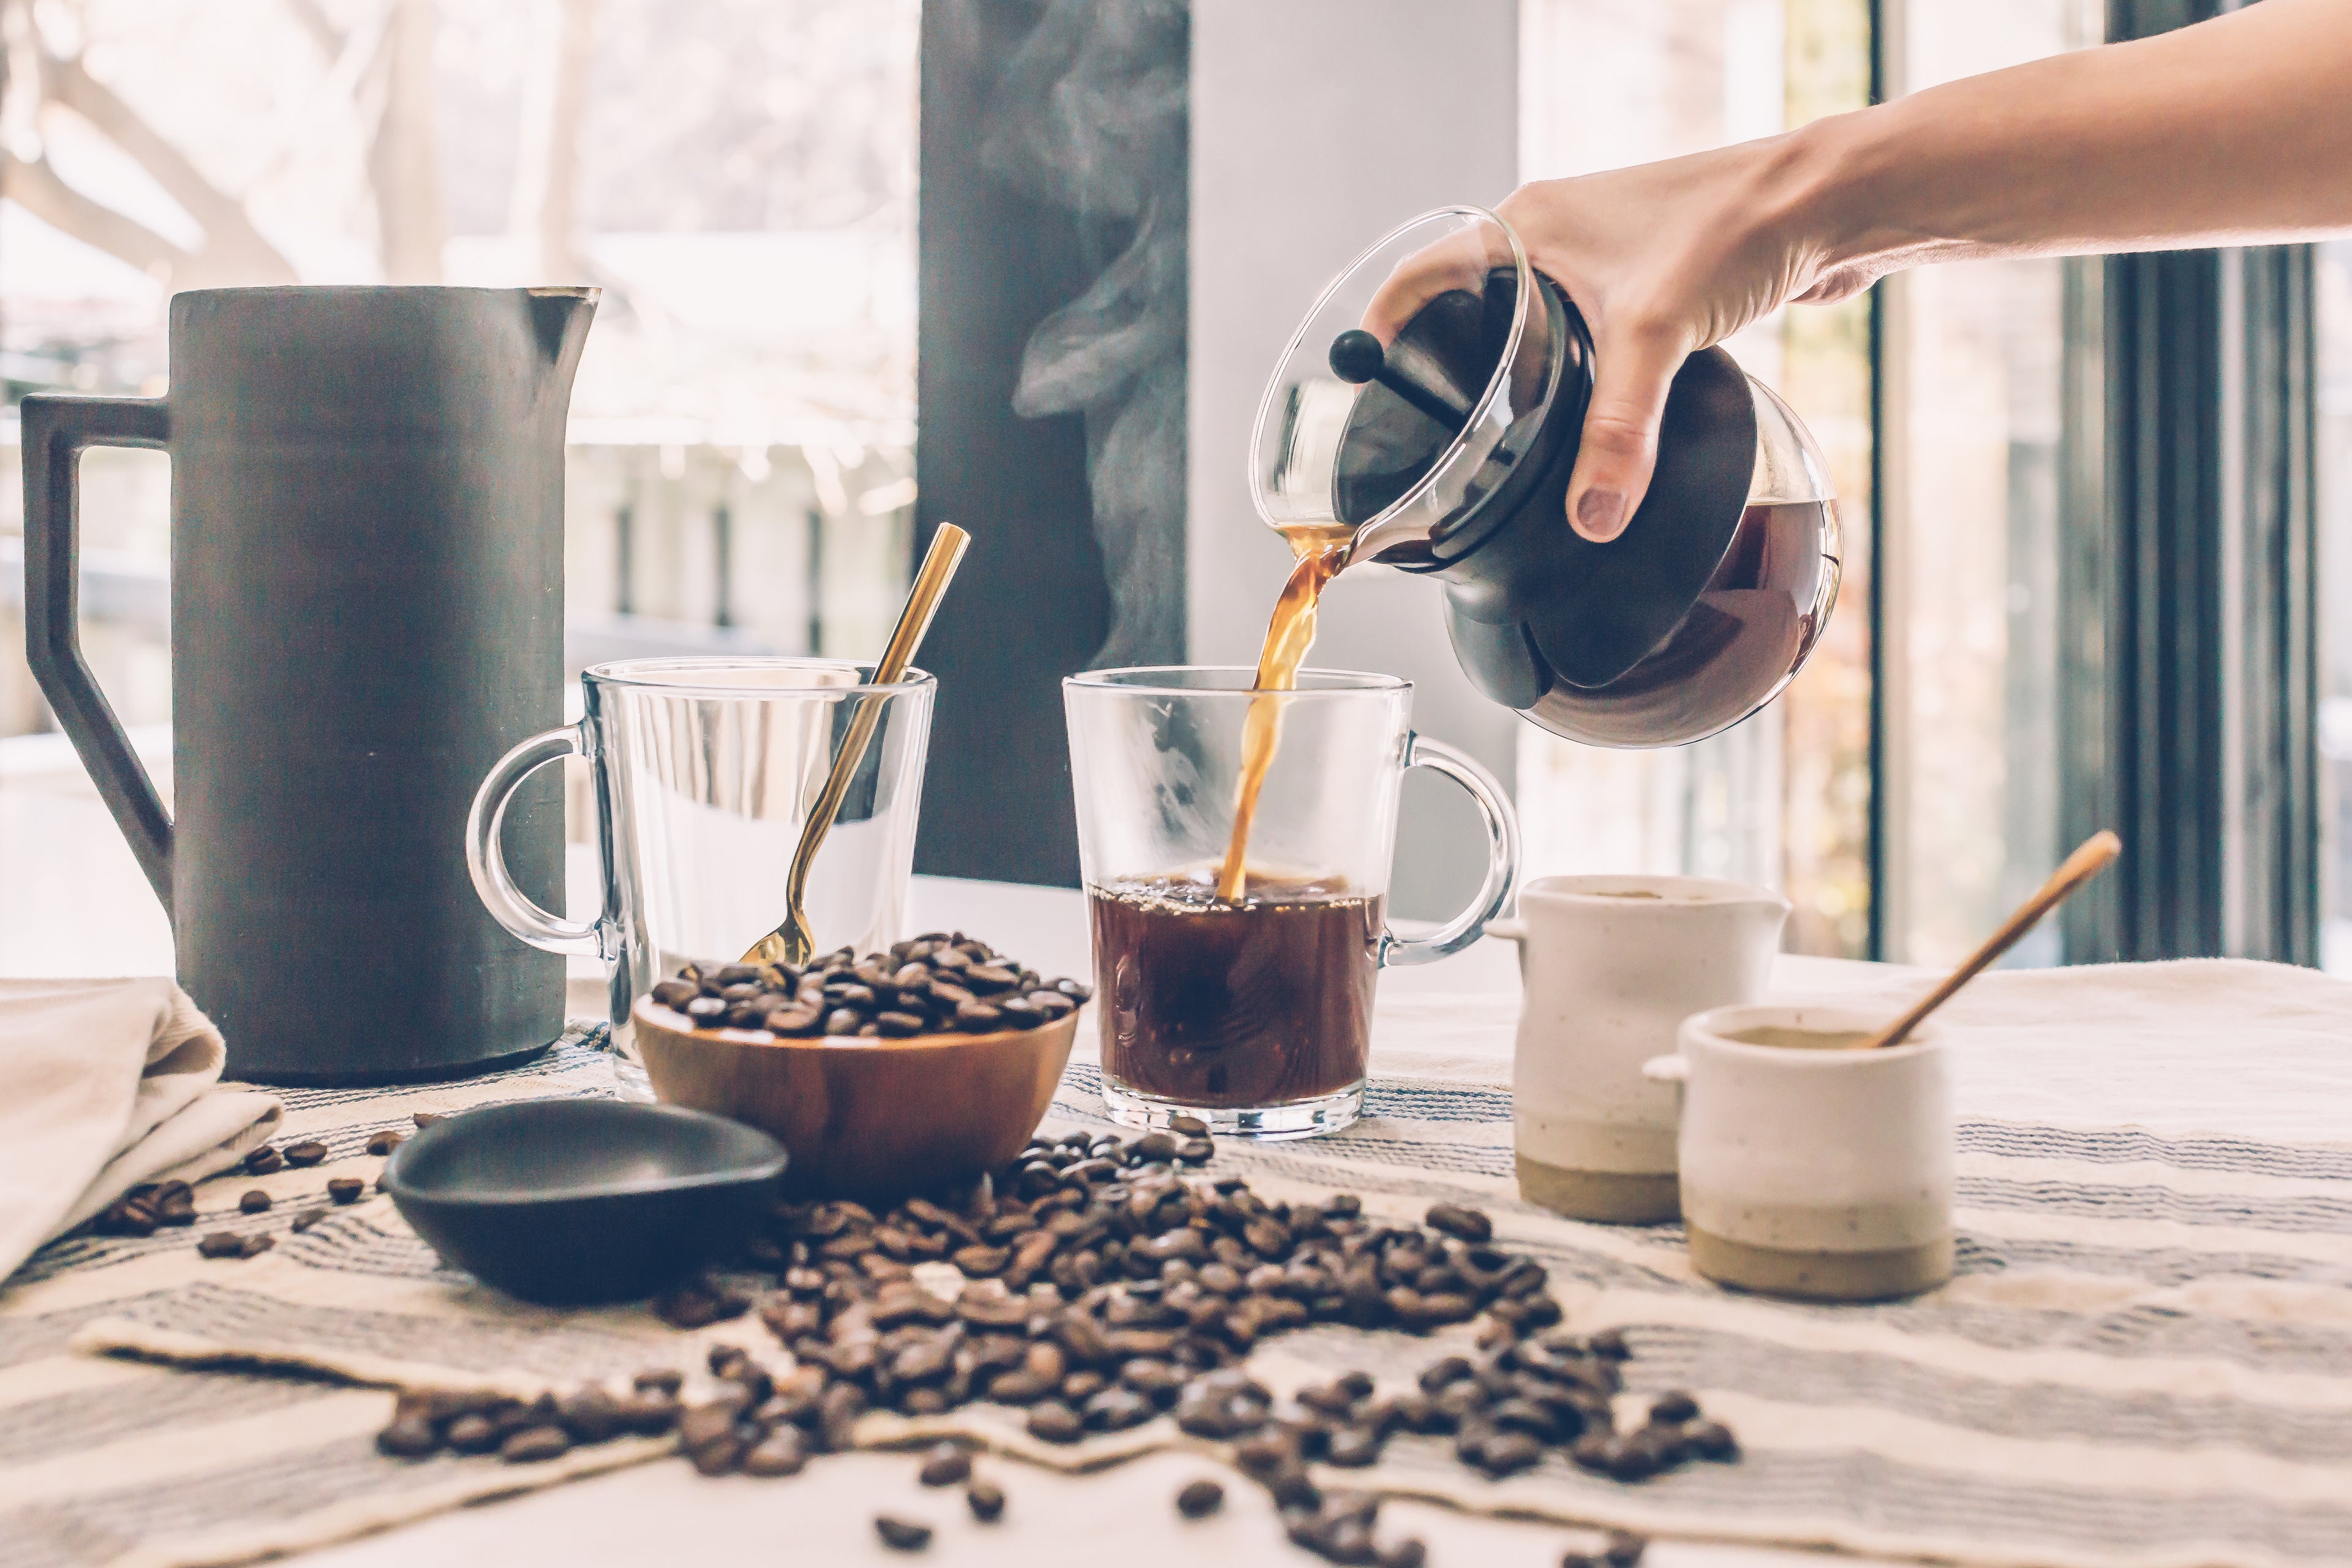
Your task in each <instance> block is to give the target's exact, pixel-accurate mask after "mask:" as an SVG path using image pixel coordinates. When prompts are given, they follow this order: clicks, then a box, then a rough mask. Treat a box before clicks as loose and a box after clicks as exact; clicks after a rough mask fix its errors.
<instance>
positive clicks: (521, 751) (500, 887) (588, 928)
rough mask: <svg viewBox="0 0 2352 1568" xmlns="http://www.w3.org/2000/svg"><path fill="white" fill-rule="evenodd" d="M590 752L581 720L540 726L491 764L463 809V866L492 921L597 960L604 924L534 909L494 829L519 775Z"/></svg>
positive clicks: (546, 946)
mask: <svg viewBox="0 0 2352 1568" xmlns="http://www.w3.org/2000/svg"><path fill="white" fill-rule="evenodd" d="M594 755H595V747H594V745H593V742H591V740H590V738H589V734H588V723H587V721H585V720H583V721H580V722H579V723H577V724H564V725H561V726H559V727H557V728H556V729H552V730H543V731H541V732H540V733H538V734H536V735H533V736H532V737H531V738H530V740H528V741H525V742H522V744H520V745H519V746H517V747H515V748H514V749H513V750H512V751H510V752H508V753H507V754H506V755H505V756H503V757H500V758H499V760H498V761H497V762H496V763H492V764H491V767H490V771H489V773H488V774H487V775H485V776H484V778H483V779H482V786H481V788H479V789H478V790H476V791H475V792H474V805H473V808H472V809H471V810H469V811H467V813H466V870H467V874H468V875H470V876H471V877H472V878H473V879H474V891H475V893H476V894H478V896H479V897H480V899H481V900H482V907H483V908H484V909H487V910H489V911H490V918H491V919H492V920H494V921H498V922H499V924H500V925H502V926H504V927H506V929H507V930H508V931H509V932H511V933H512V934H513V935H515V936H518V937H520V938H521V939H522V940H523V941H524V942H529V943H530V945H531V946H533V947H535V948H538V949H539V950H540V951H541V952H560V953H563V954H565V955H567V956H570V955H573V954H577V955H579V956H581V957H585V958H603V957H604V956H606V955H605V952H604V921H602V920H601V919H600V920H593V921H574V920H566V919H564V918H563V917H562V915H559V914H556V913H554V912H553V911H552V910H543V909H541V908H540V907H539V905H538V904H537V903H536V902H535V901H533V900H532V899H531V898H530V895H529V894H527V893H525V892H524V891H523V890H522V889H521V888H520V887H518V886H516V884H515V879H514V877H513V875H512V874H511V873H510V872H509V871H508V869H507V857H506V850H505V849H504V848H503V847H501V846H500V845H499V828H500V826H503V825H504V824H505V822H506V816H507V802H508V801H509V800H510V799H511V798H513V795H514V792H515V791H516V789H518V788H519V787H520V785H521V784H522V781H523V780H524V779H526V778H528V777H530V775H531V774H532V773H536V772H538V771H539V770H540V769H541V768H543V767H545V766H546V765H547V764H548V763H558V762H562V760H563V759H564V758H566V757H583V758H586V757H593V756H594Z"/></svg>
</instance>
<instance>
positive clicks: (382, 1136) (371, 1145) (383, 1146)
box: [367, 1127, 404, 1154]
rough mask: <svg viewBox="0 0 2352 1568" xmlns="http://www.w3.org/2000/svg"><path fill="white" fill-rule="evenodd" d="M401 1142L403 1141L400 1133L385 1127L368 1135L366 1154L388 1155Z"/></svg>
mask: <svg viewBox="0 0 2352 1568" xmlns="http://www.w3.org/2000/svg"><path fill="white" fill-rule="evenodd" d="M402 1142H404V1138H403V1136H402V1135H401V1134H400V1133H398V1132H395V1131H393V1130H392V1129H391V1128H389V1127H386V1128H383V1129H382V1130H381V1131H375V1132H372V1133H370V1134H369V1135H368V1141H367V1152H369V1153H371V1154H389V1153H391V1152H393V1151H394V1149H397V1148H399V1147H400V1145H401V1144H402Z"/></svg>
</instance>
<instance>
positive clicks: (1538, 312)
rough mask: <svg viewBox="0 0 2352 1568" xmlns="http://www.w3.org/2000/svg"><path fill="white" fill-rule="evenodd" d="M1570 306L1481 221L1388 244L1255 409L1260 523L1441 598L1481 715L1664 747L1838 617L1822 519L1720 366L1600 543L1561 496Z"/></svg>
mask: <svg viewBox="0 0 2352 1568" xmlns="http://www.w3.org/2000/svg"><path fill="white" fill-rule="evenodd" d="M1592 375H1593V348H1592V339H1591V333H1590V332H1589V331H1587V329H1586V326H1585V323H1584V320H1583V318H1582V316H1580V314H1579V313H1578V311H1577V309H1576V306H1575V304H1574V303H1573V302H1572V301H1571V300H1570V299H1569V298H1568V296H1567V294H1566V293H1565V292H1564V291H1563V290H1562V289H1560V287H1559V285H1558V284H1557V283H1555V282H1553V281H1552V280H1551V279H1549V278H1546V277H1544V276H1543V275H1542V274H1541V273H1539V272H1538V271H1536V270H1535V269H1534V268H1533V267H1532V266H1530V264H1529V262H1528V255H1527V250H1526V247H1524V245H1522V243H1521V242H1520V239H1519V237H1518V236H1517V234H1515V233H1514V232H1513V231H1512V230H1511V228H1510V226H1509V225H1508V224H1507V223H1505V222H1504V221H1503V220H1502V219H1501V218H1499V217H1497V216H1496V215H1495V214H1493V213H1490V212H1487V211H1486V210H1484V209H1483V208H1478V207H1448V208H1444V209H1442V210H1440V211H1437V212H1433V213H1429V214H1425V215H1423V216H1421V217H1417V218H1415V219H1413V220H1412V222H1410V223H1407V224H1405V225H1403V226H1402V227H1400V228H1398V229H1397V230H1395V231H1394V232H1393V233H1391V234H1390V235H1389V236H1387V237H1385V238H1383V239H1381V241H1380V242H1379V243H1378V244H1377V245H1374V246H1373V247H1371V248H1370V249H1369V250H1367V251H1365V252H1364V254H1363V255H1362V256H1360V257H1359V258H1357V259H1356V261H1355V262H1354V263H1353V264H1352V265H1350V266H1349V268H1348V269H1347V270H1346V271H1345V272H1343V273H1341V274H1340V276H1339V279H1337V280H1335V281H1334V282H1333V283H1332V284H1331V285H1330V287H1329V288H1328V289H1325V290H1324V292H1323V296H1322V298H1320V299H1319V300H1317V301H1316V302H1315V305H1314V308H1313V309H1312V310H1310V311H1309V312H1308V313H1307V320H1306V321H1305V322H1304V323H1303V324H1302V325H1301V326H1300V327H1299V329H1298V331H1297V333H1295V334H1294V335H1293V336H1292V338H1291V340H1290V343H1289V345H1288V347H1287V348H1286V350H1285V351H1284V353H1283V355H1282V358H1281V361H1280V363H1279V364H1278V366H1277V368H1276V372H1275V375H1274V378H1273V380H1272V381H1271V382H1270V383H1269V384H1267V387H1266V390H1265V397H1264V399H1263V400H1262V401H1261V403H1260V405H1259V408H1258V419H1257V428H1256V432H1255V437H1253V439H1252V442H1251V447H1250V478H1251V488H1252V491H1253V494H1254V495H1255V499H1256V503H1257V508H1258V512H1259V515H1260V516H1261V517H1263V518H1264V519H1265V521H1266V522H1267V523H1268V524H1270V525H1271V526H1273V527H1275V528H1276V529H1278V530H1281V531H1284V532H1285V533H1286V534H1291V535H1293V536H1302V535H1304V536H1312V537H1317V538H1329V537H1333V536H1335V535H1337V536H1347V537H1348V538H1349V541H1350V542H1349V547H1348V548H1349V554H1348V560H1349V564H1350V565H1353V564H1359V563H1365V562H1375V563H1380V564H1382V565H1387V566H1393V567H1396V568H1398V569H1399V570H1402V571H1405V572H1411V573H1413V574H1418V575H1423V576H1428V577H1433V578H1435V579H1436V580H1437V581H1438V582H1439V583H1440V584H1443V585H1444V593H1445V615H1446V624H1447V629H1448V631H1449V633H1450V634H1451V636H1452V638H1453V643H1454V655H1455V657H1456V658H1458V659H1459V660H1460V662H1461V665H1462V668H1463V669H1464V671H1465V673H1466V674H1467V675H1468V676H1469V677H1470V679H1471V681H1472V682H1473V684H1475V686H1476V687H1477V688H1478V689H1480V690H1481V691H1483V692H1484V693H1486V695H1487V696H1488V697H1490V698H1492V699H1494V700H1496V701H1497V702H1501V703H1504V704H1506V705H1507V706H1509V707H1511V708H1515V709H1517V710H1520V711H1522V712H1524V713H1525V714H1526V715H1527V716H1528V718H1529V719H1531V720H1533V721H1535V722H1536V723H1538V724H1540V725H1542V726H1543V727H1544V728H1545V729H1548V730H1550V731H1554V732H1555V733H1558V734H1561V735H1565V736H1567V737H1569V738H1570V739H1571V740H1577V741H1584V742H1591V743H1594V744H1598V745H1605V746H1664V745H1675V744H1680V743H1682V742H1688V741H1696V740H1699V739H1701V738H1703V737H1705V736H1706V735H1711V734H1713V733H1715V732H1716V731H1719V730H1722V729H1725V728H1727V727H1728V726H1730V725H1732V724H1736V723H1738V721H1740V720H1742V719H1744V718H1746V717H1747V716H1748V714H1750V713H1753V712H1755V711H1756V710H1758V709H1759V708H1760V707H1762V706H1763V705H1764V704H1765V703H1767V702H1769V701H1770V700H1772V698H1773V697H1775V696H1776V695H1778V694H1779V693H1780V690H1781V689H1782V688H1784V687H1785V686H1787V685H1788V683H1789V681H1790V679H1791V678H1792V677H1793V676H1794V675H1795V674H1796V672H1797V670H1798V668H1800V667H1801V666H1802V665H1803V663H1804V661H1805V658H1806V656H1807V655H1808V654H1809V653H1811V651H1812V647H1813V645H1814V643H1815V642H1816V641H1818V640H1819V638H1820V637H1821V633H1822V627H1823V626H1825V625H1826V624H1827V622H1828V620H1829V615H1830V609H1831V606H1832V604H1833V603H1834V602H1835V600H1836V597H1837V585H1838V525H1837V511H1836V507H1835V503H1834V500H1833V499H1832V490H1831V488H1830V484H1829V479H1828V475H1827V472H1826V469H1825V466H1824V464H1823V462H1822V456H1821V452H1820V450H1819V448H1817V447H1815V446H1814V444H1813V440H1812V437H1811V436H1810V435H1809V434H1808V433H1807V432H1806V430H1805V427H1804V426H1803V425H1802V424H1801V423H1800V422H1799V421H1798V419H1797V416H1796V415H1795V414H1793V413H1792V412H1790V409H1789V406H1788V405H1786V404H1784V403H1782V402H1781V401H1780V398H1779V397H1777V396H1775V395H1773V393H1772V392H1771V391H1770V390H1769V388H1767V387H1765V386H1764V385H1763V384H1761V383H1759V382H1758V381H1756V380H1755V379H1753V378H1752V377H1750V376H1748V375H1747V374H1745V373H1743V372H1742V371H1741V370H1740V369H1739V367H1738V365H1737V364H1736V363H1733V361H1732V359H1731V356H1730V355H1728V354H1727V353H1724V352H1723V351H1722V350H1721V349H1719V348H1713V349H1706V350H1702V351H1701V352H1699V353H1695V354H1693V355H1691V356H1690V358H1689V360H1688V361H1686V362H1685V364H1684V366H1683V368H1682V370H1681V372H1680V373H1679V374H1677V375H1676V376H1675V382H1674V385H1673V389H1672V392H1671V393H1670V395H1669V396H1668V399H1667V403H1666V408H1665V416H1664V423H1663V426H1662V427H1661V429H1660V433H1659V440H1658V457H1657V467H1656V471H1655V477H1654V479H1653V480H1652V482H1651V487H1650V490H1649V493H1648V495H1647V496H1646V497H1645V498H1644V499H1643V502H1642V505H1641V506H1640V507H1639V508H1638V509H1637V510H1635V512H1634V514H1633V517H1632V518H1631V519H1630V520H1628V521H1627V523H1626V526H1625V529H1624V531H1623V532H1622V533H1621V534H1620V535H1619V536H1618V537H1617V538H1616V539H1613V540H1612V541H1610V542H1607V543H1599V544H1596V543H1594V542H1591V541H1590V540H1587V539H1584V538H1583V537H1581V536H1580V535H1579V534H1577V533H1576V532H1575V531H1573V530H1571V529H1570V527H1569V523H1568V518H1567V513H1566V507H1565V502H1566V497H1567V492H1568V481H1569V476H1570V471H1571V470H1572V469H1573V468H1574V467H1575V464H1576V452H1577V446H1578V442H1579V440H1580V437H1581V433H1582V427H1583V422H1584V411H1585V405H1586V404H1587V402H1588V401H1589V399H1590V397H1591V390H1592Z"/></svg>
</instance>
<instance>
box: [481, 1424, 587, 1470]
mask: <svg viewBox="0 0 2352 1568" xmlns="http://www.w3.org/2000/svg"><path fill="white" fill-rule="evenodd" d="M570 1452H572V1439H571V1438H570V1437H569V1436H566V1435H565V1433H564V1430H563V1428H562V1427H561V1426H526V1427H524V1428H523V1429H522V1430H521V1431H520V1432H517V1433H515V1434H514V1435H513V1436H509V1438H507V1440H506V1441H505V1442H503V1443H500V1444H499V1458H501V1459H504V1460H505V1461H506V1462H507V1463H508V1464H509V1465H536V1464H543V1463H545V1462H546V1461H547V1460H549V1459H560V1458H563V1456H564V1455H566V1454H568V1453H570Z"/></svg>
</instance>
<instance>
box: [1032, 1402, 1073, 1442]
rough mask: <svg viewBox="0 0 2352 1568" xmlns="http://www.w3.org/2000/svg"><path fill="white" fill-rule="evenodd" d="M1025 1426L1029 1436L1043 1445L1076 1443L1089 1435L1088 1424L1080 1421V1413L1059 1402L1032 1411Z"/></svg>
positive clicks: (1037, 1407)
mask: <svg viewBox="0 0 2352 1568" xmlns="http://www.w3.org/2000/svg"><path fill="white" fill-rule="evenodd" d="M1024 1425H1025V1426H1027V1428H1028V1431H1029V1436H1032V1437H1034V1438H1036V1439H1037V1440H1038V1441H1039V1442H1042V1443H1075V1442H1076V1441H1077V1440H1078V1439H1079V1438H1081V1437H1083V1436H1086V1435H1087V1428H1086V1423H1085V1422H1083V1421H1081V1420H1079V1418H1078V1413H1077V1412H1076V1411H1075V1410H1073V1409H1071V1408H1070V1407H1069V1406H1068V1405H1064V1404H1062V1403H1061V1402H1060V1401H1058V1400H1055V1401H1051V1402H1049V1403H1046V1404H1044V1405H1037V1406H1036V1407H1035V1408H1034V1409H1032V1410H1031V1411H1030V1412H1029V1419H1028V1420H1027V1421H1026V1422H1025V1423H1024Z"/></svg>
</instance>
